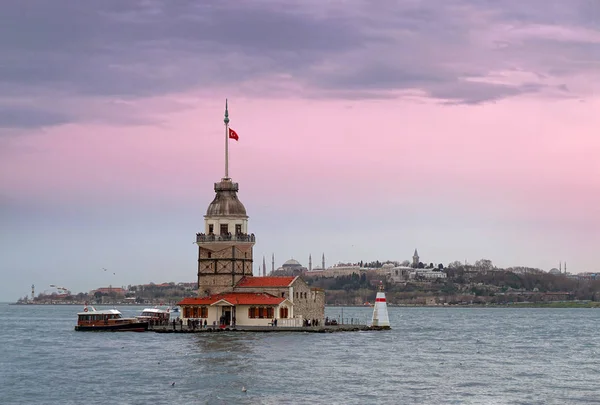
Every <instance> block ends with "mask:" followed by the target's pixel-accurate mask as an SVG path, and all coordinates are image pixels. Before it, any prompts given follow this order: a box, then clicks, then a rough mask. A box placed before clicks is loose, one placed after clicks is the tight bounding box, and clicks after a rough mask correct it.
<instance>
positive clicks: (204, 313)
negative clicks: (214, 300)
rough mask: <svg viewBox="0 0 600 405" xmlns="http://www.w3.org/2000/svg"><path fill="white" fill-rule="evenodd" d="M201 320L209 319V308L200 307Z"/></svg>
mask: <svg viewBox="0 0 600 405" xmlns="http://www.w3.org/2000/svg"><path fill="white" fill-rule="evenodd" d="M200 318H208V307H200Z"/></svg>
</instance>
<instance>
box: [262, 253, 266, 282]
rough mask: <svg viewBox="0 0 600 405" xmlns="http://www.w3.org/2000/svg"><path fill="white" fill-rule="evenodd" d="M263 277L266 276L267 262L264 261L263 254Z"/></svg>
mask: <svg viewBox="0 0 600 405" xmlns="http://www.w3.org/2000/svg"><path fill="white" fill-rule="evenodd" d="M262 275H263V277H267V264H266V263H265V257H264V256H263V274H262Z"/></svg>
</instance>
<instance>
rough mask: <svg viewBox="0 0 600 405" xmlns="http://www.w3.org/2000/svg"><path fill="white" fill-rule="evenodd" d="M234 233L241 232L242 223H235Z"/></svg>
mask: <svg viewBox="0 0 600 405" xmlns="http://www.w3.org/2000/svg"><path fill="white" fill-rule="evenodd" d="M235 233H236V234H237V235H239V234H241V233H242V225H241V224H236V225H235Z"/></svg>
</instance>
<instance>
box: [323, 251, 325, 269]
mask: <svg viewBox="0 0 600 405" xmlns="http://www.w3.org/2000/svg"><path fill="white" fill-rule="evenodd" d="M323 270H325V253H323Z"/></svg>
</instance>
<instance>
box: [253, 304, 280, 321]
mask: <svg viewBox="0 0 600 405" xmlns="http://www.w3.org/2000/svg"><path fill="white" fill-rule="evenodd" d="M274 314H275V310H274V309H273V308H272V307H250V308H248V318H252V319H254V318H259V319H264V318H269V319H271V318H273V315H274Z"/></svg>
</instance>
